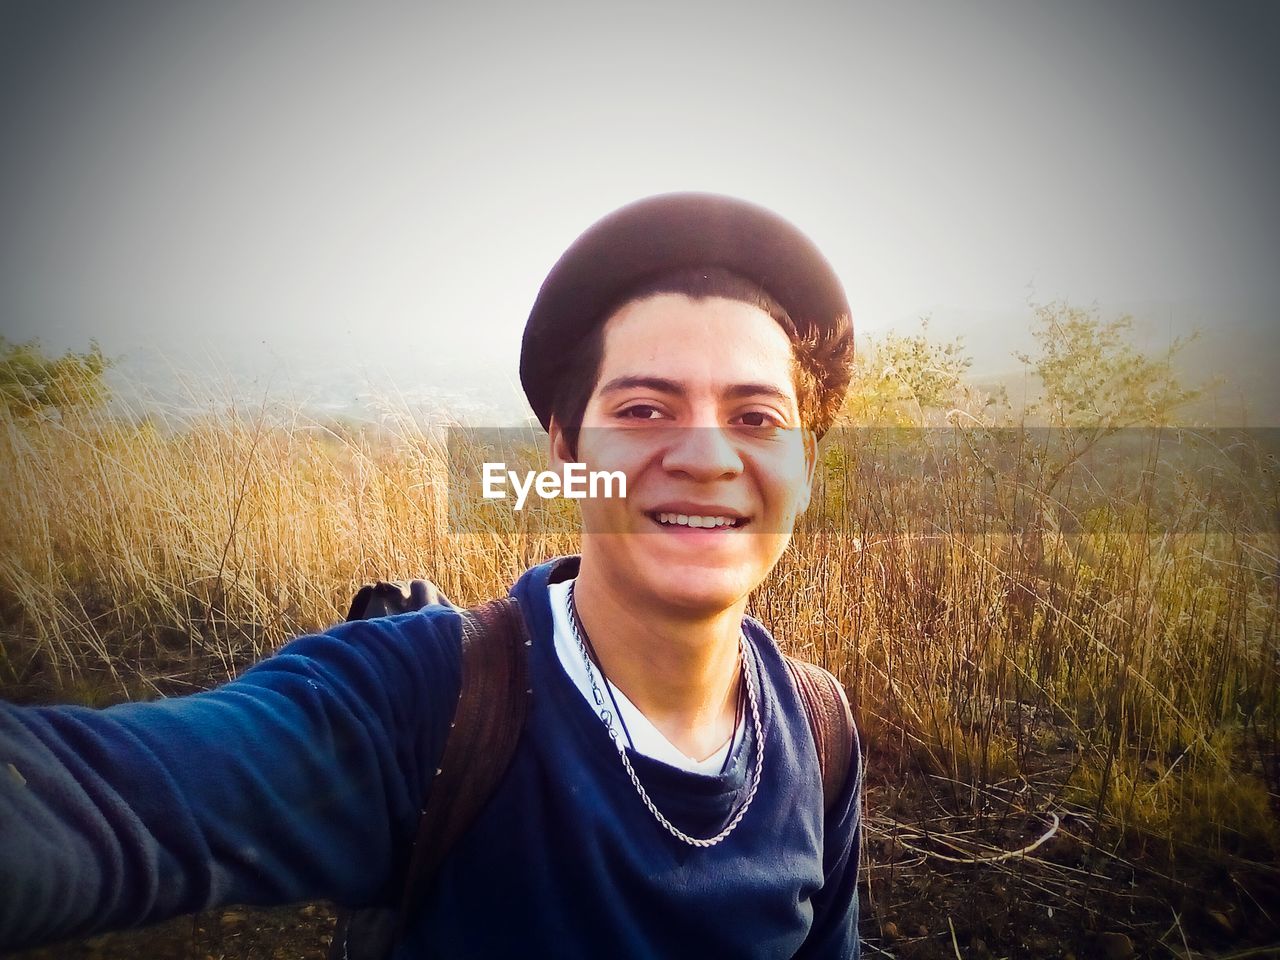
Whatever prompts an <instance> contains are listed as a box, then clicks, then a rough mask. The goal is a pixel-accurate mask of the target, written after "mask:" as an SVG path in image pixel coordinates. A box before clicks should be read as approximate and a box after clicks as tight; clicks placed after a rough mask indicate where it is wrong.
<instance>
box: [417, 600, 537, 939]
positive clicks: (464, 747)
mask: <svg viewBox="0 0 1280 960" xmlns="http://www.w3.org/2000/svg"><path fill="white" fill-rule="evenodd" d="M530 642H531V641H530V639H529V632H528V627H527V626H526V625H525V621H524V615H523V614H522V613H521V612H520V606H519V604H518V603H517V602H516V600H515V599H514V598H511V597H504V598H502V599H499V600H491V601H489V602H488V603H485V604H481V605H480V606H478V607H474V608H472V609H470V610H464V611H462V687H461V690H460V691H459V694H458V706H457V709H456V710H455V711H454V716H453V724H452V726H451V728H450V731H449V738H448V741H447V742H446V743H445V748H444V756H443V757H442V758H441V760H440V767H439V769H437V770H436V774H435V779H434V780H433V781H432V784H431V794H430V797H429V798H428V800H427V806H426V808H425V809H424V810H423V811H422V818H421V820H419V822H418V835H417V837H416V838H415V840H414V844H413V855H412V857H411V859H410V861H409V873H408V875H407V877H406V879H405V885H404V894H403V897H402V898H401V902H400V928H399V929H400V932H401V933H403V932H404V925H405V922H406V920H407V917H408V915H409V912H410V911H411V910H412V908H413V907H414V905H415V904H416V903H418V902H419V901H420V898H421V897H422V896H423V895H424V894H425V892H426V888H427V887H428V886H429V885H430V883H431V881H432V880H433V879H434V878H435V875H436V873H437V871H438V870H439V868H440V864H441V863H442V862H443V860H444V858H445V855H446V854H447V853H448V852H449V850H451V849H452V847H453V845H454V844H455V843H456V842H457V840H458V838H459V837H460V836H461V835H462V834H463V833H465V832H466V831H467V829H468V828H469V827H470V826H471V825H472V824H473V823H474V822H475V819H476V817H477V816H479V814H480V810H481V808H483V807H484V805H485V803H486V802H487V801H488V800H489V798H490V797H491V796H492V795H493V792H494V790H496V789H497V786H498V782H499V781H500V780H501V779H502V776H503V774H505V773H506V771H507V767H508V766H509V765H510V763H511V758H512V756H513V755H514V754H515V750H516V743H517V741H519V739H520V731H521V730H522V729H523V727H524V721H525V716H526V715H527V714H528V709H529V699H530V695H531V694H532V692H533V691H532V690H531V689H530V687H529V659H528V653H527V647H528V646H529V644H530ZM397 939H398V938H397Z"/></svg>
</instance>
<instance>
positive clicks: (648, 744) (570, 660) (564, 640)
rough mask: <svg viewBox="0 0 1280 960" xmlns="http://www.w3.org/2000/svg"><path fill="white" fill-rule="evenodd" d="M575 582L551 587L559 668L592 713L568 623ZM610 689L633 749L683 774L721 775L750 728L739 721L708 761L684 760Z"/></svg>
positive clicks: (622, 736) (621, 739)
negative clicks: (571, 590) (733, 751)
mask: <svg viewBox="0 0 1280 960" xmlns="http://www.w3.org/2000/svg"><path fill="white" fill-rule="evenodd" d="M572 582H573V581H572V580H565V581H563V582H561V583H553V584H551V585H550V587H549V589H550V593H551V615H552V618H553V621H554V623H555V640H556V656H558V657H559V658H560V666H562V667H564V672H565V673H567V674H568V675H569V679H570V680H572V681H573V683H574V686H576V687H577V688H578V691H579V692H580V693H581V694H582V696H583V697H584V698H585V699H586V701H587V703H588V704H590V705H591V709H592V710H597V707H596V705H595V698H594V697H593V696H592V695H591V681H590V679H588V677H587V666H586V664H585V663H583V661H582V651H581V650H580V649H579V647H578V641H577V640H575V639H574V636H573V625H572V624H571V623H570V622H569V602H568V601H569V584H571V583H572ZM595 672H596V674H597V675H598V674H599V673H600V671H599V669H598V668H597V669H596V670H595ZM597 682H601V678H598V679H597ZM609 688H610V689H611V690H612V691H613V695H614V696H615V697H617V699H618V711H619V712H620V713H621V714H622V720H623V722H624V723H625V724H626V727H627V733H630V734H631V746H632V748H633V749H635V750H636V752H638V753H642V754H644V755H645V756H646V757H652V758H653V759H654V760H661V761H662V762H663V763H666V764H669V765H671V766H673V767H679V768H680V769H681V770H688V771H690V772H692V773H704V774H710V775H713V776H714V775H715V774H718V773H719V772H720V768H721V767H723V766H724V760H725V757H726V755H727V754H728V753H729V750H730V749H731V747H735V746H737V744H738V742H739V741H740V740H741V739H742V735H743V732H744V731H745V730H746V727H747V725H746V724H745V723H744V722H743V720H744V719H745V718H739V721H738V727H737V729H736V730H734V732H733V736H732V737H731V738H730V739H729V740H727V741H725V743H724V745H723V746H722V747H721V748H720V749H719V750H717V751H716V752H715V753H713V754H712V755H711V756H709V757H707V758H706V759H705V760H694V759H693V758H692V757H687V756H685V755H684V753H683V752H681V751H680V750H679V749H677V748H676V747H675V746H674V745H673V744H672V743H671V741H670V740H668V739H667V738H666V737H665V736H663V734H662V732H661V731H660V730H659V729H658V728H657V727H655V726H654V725H653V724H652V723H651V722H650V721H649V718H648V717H646V716H645V715H644V714H643V713H641V712H640V710H639V708H638V707H636V705H635V704H633V703H632V702H631V701H630V700H628V699H627V695H626V694H625V693H623V692H622V691H621V690H619V689H618V688H617V687H615V686H614V685H613V684H612V683H609ZM601 692H602V693H604V694H605V696H606V697H607V696H608V693H609V691H608V690H602V691H601ZM615 729H616V730H617V731H618V738H617V743H618V745H619V748H622V747H625V746H626V743H627V734H626V733H623V731H622V727H621V725H618V726H616V727H615Z"/></svg>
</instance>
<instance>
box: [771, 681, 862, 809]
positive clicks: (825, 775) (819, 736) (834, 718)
mask: <svg viewBox="0 0 1280 960" xmlns="http://www.w3.org/2000/svg"><path fill="white" fill-rule="evenodd" d="M785 659H786V663H787V669H788V670H789V671H790V672H791V678H792V680H794V681H795V685H796V690H797V691H799V693H800V702H801V703H803V704H804V712H805V714H806V715H807V716H808V719H809V730H810V732H811V733H812V734H813V742H814V744H815V745H816V746H817V748H818V767H819V769H820V770H821V771H822V804H823V809H824V810H828V811H829V810H830V809H831V807H832V805H833V804H834V803H835V802H836V798H837V797H838V796H839V795H840V791H841V788H842V787H843V786H844V783H845V780H846V779H848V776H849V766H850V763H851V762H852V759H853V745H854V733H853V711H852V710H851V709H850V707H849V699H848V697H846V696H845V692H844V687H842V686H841V685H840V681H839V680H837V679H836V678H835V677H833V676H832V675H831V674H830V673H828V672H827V671H826V670H823V669H822V667H820V666H818V665H817V664H815V663H809V662H808V661H807V660H800V659H797V658H796V657H792V656H787V657H786V658H785Z"/></svg>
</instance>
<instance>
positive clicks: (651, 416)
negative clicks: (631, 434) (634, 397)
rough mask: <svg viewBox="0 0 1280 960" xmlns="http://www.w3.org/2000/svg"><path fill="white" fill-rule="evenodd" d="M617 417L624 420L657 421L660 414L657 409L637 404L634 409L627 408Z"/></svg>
mask: <svg viewBox="0 0 1280 960" xmlns="http://www.w3.org/2000/svg"><path fill="white" fill-rule="evenodd" d="M618 416H619V417H620V418H622V419H624V420H657V419H658V418H659V417H660V416H662V414H661V412H660V411H659V410H658V408H657V407H652V406H649V405H648V404H645V403H638V404H636V405H635V406H634V407H627V409H625V410H623V411H621V412H620V413H619V414H618Z"/></svg>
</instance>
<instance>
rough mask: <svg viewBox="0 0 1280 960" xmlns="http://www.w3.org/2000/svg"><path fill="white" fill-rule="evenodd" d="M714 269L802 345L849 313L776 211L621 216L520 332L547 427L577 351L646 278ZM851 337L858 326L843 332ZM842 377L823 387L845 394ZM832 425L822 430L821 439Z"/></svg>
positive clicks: (654, 206)
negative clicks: (768, 300) (772, 312)
mask: <svg viewBox="0 0 1280 960" xmlns="http://www.w3.org/2000/svg"><path fill="white" fill-rule="evenodd" d="M700 266H718V267H723V268H725V269H727V270H730V271H732V272H733V273H736V274H738V275H739V276H742V277H745V278H746V279H747V280H750V281H752V282H754V283H758V284H760V286H761V287H762V288H763V289H764V290H765V291H766V292H767V293H768V294H769V295H770V296H771V297H773V299H774V300H776V301H777V302H778V303H779V304H780V305H781V306H782V307H783V308H784V309H785V310H786V311H787V313H788V314H789V315H790V317H791V320H792V322H793V323H794V324H795V327H796V331H797V333H798V334H800V335H801V336H805V335H808V334H810V333H812V332H814V331H818V332H826V331H828V330H829V329H830V328H831V327H833V326H834V325H835V324H836V321H837V319H838V318H839V317H841V316H846V317H847V316H848V314H849V304H848V301H847V300H846V298H845V295H844V289H843V288H842V287H841V285H840V280H839V278H838V277H836V275H835V271H834V270H832V269H831V265H830V264H829V263H827V261H826V259H825V258H824V257H823V256H822V254H821V253H820V252H819V250H818V248H817V247H816V246H814V244H813V241H811V240H810V239H809V238H808V237H806V236H805V235H804V234H803V233H801V232H800V231H799V230H798V229H797V228H796V227H795V226H794V225H792V224H791V223H789V222H788V221H786V220H784V219H783V218H782V217H780V216H778V215H777V214H776V213H773V212H772V211H770V210H766V209H765V208H764V207H760V206H756V205H755V204H751V203H747V202H746V201H744V200H738V199H735V198H733V197H726V196H720V195H718V194H710V193H668V194H662V195H659V196H655V197H648V198H646V199H644V200H638V201H636V202H634V203H631V204H628V205H627V206H625V207H623V208H621V209H620V210H616V211H614V212H613V213H611V214H609V215H608V216H606V217H604V219H602V220H599V221H598V222H596V223H595V224H594V225H592V226H591V227H589V228H588V229H587V230H586V232H584V233H583V234H582V235H581V236H579V237H578V239H577V240H575V241H574V242H573V243H572V244H571V245H570V247H569V249H568V250H566V251H565V252H564V254H563V255H562V256H561V257H560V259H559V260H558V261H556V265H555V266H554V267H552V268H551V272H550V273H549V274H547V278H546V280H544V281H543V283H542V289H541V290H540V291H539V292H538V298H537V300H536V301H535V302H534V304H533V310H532V311H531V312H530V314H529V321H528V323H526V324H525V328H524V341H523V344H522V346H521V349H520V382H521V383H522V384H523V385H524V392H525V396H527V397H528V398H529V403H530V405H531V406H532V407H533V411H534V413H536V414H537V416H538V420H539V421H541V423H542V426H543V427H548V426H549V425H550V423H551V407H552V403H553V402H554V400H555V396H556V392H557V388H558V386H559V383H560V379H561V378H562V377H563V376H564V373H565V371H566V369H567V367H568V364H569V359H570V357H571V355H572V351H571V350H570V349H568V348H567V346H566V345H567V344H573V343H576V342H577V341H579V340H580V339H581V338H582V337H583V336H584V335H585V334H586V333H587V332H588V331H590V329H591V328H592V327H593V326H595V325H596V324H598V323H603V322H604V321H605V320H606V319H608V317H609V316H611V315H612V313H613V311H614V310H615V309H616V308H617V307H619V306H621V303H620V300H621V299H622V298H623V297H625V296H626V295H627V293H628V292H629V291H630V290H633V289H635V288H636V286H637V285H638V284H640V283H641V282H643V281H644V280H646V279H647V278H649V277H653V276H657V275H659V274H662V273H666V272H668V271H670V270H675V269H679V268H681V267H700ZM847 330H848V332H847V336H849V337H852V336H853V333H852V327H849V328H847ZM849 376H850V371H849V370H847V369H845V370H841V371H839V372H837V373H836V374H834V375H832V376H830V377H828V379H827V380H826V381H824V382H823V383H822V384H820V387H821V389H822V390H823V391H837V392H838V393H839V394H841V395H843V393H844V391H845V388H846V387H848V385H849ZM829 425H830V424H827V423H822V424H816V425H815V430H816V432H817V433H818V435H819V436H821V434H822V433H824V432H825V430H826V428H827V427H828V426H829Z"/></svg>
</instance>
